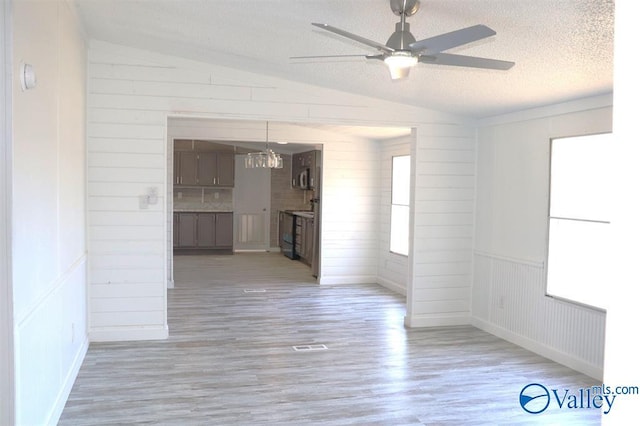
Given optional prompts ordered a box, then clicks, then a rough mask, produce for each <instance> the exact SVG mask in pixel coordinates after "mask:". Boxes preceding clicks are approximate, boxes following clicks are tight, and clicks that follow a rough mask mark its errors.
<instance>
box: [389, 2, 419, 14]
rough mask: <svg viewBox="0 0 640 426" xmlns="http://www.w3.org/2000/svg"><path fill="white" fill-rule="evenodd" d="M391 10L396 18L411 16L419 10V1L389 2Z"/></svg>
mask: <svg viewBox="0 0 640 426" xmlns="http://www.w3.org/2000/svg"><path fill="white" fill-rule="evenodd" d="M390 2H391V10H392V11H393V13H395V14H396V15H398V16H401V15H405V16H412V15H414V14H415V13H416V12H417V11H418V9H420V1H419V0H390Z"/></svg>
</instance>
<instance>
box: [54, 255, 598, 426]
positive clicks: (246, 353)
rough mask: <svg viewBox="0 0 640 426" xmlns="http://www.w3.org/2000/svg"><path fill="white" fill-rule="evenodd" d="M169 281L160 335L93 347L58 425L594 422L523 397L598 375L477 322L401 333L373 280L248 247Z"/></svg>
mask: <svg viewBox="0 0 640 426" xmlns="http://www.w3.org/2000/svg"><path fill="white" fill-rule="evenodd" d="M175 284H176V288H175V289H173V290H170V291H169V301H168V303H169V305H168V309H169V327H170V337H169V339H168V340H166V341H152V342H126V343H102V344H91V346H90V348H89V351H88V353H87V357H86V359H85V362H84V364H83V366H82V368H81V371H80V373H79V376H78V379H77V381H76V383H75V385H74V387H73V390H72V392H71V395H70V397H69V400H68V402H67V405H66V407H65V410H64V412H63V414H62V417H61V420H60V425H107V424H168V425H319V424H322V425H325V424H328V425H467V424H469V425H481V424H486V425H496V424H504V425H514V424H562V425H566V424H576V425H589V424H600V414H599V412H598V411H597V410H593V409H590V410H588V409H582V410H580V409H575V410H566V409H565V410H559V409H557V408H556V409H553V408H552V407H550V408H549V409H548V410H547V411H545V412H544V413H542V414H538V415H532V414H528V413H526V412H525V411H523V410H522V408H521V407H520V405H519V403H518V398H519V394H520V390H521V389H522V388H523V387H524V386H525V385H527V384H529V383H531V382H536V383H541V384H545V385H547V386H548V387H558V388H560V389H571V390H576V389H578V388H583V387H589V386H591V385H594V384H595V381H594V380H593V379H591V378H589V377H586V376H584V375H581V374H579V373H576V372H575V371H572V370H570V369H568V368H566V367H563V366H561V365H558V364H556V363H554V362H551V361H549V360H547V359H545V358H542V357H540V356H537V355H535V354H532V353H531V352H528V351H526V350H524V349H522V348H520V347H518V346H515V345H512V344H510V343H507V342H505V341H503V340H500V339H498V338H496V337H494V336H492V335H490V334H487V333H485V332H482V331H480V330H478V329H475V328H473V327H469V326H464V327H443V328H434V329H405V328H404V326H403V317H404V314H405V307H404V298H403V297H400V296H398V295H396V294H394V293H392V292H390V291H388V290H386V289H384V288H382V287H379V286H377V285H342V286H319V285H317V284H315V283H314V282H313V279H312V277H311V276H310V271H309V268H308V267H306V266H304V265H302V264H300V263H299V262H294V261H291V260H289V259H287V258H285V257H284V256H280V255H276V254H255V253H252V254H236V255H233V256H176V258H175ZM245 290H249V292H246V291H245ZM263 290H264V291H263ZM321 344H323V345H326V347H327V348H328V349H327V350H317V351H306V352H304V351H300V352H296V351H295V350H294V349H293V348H292V346H294V345H321Z"/></svg>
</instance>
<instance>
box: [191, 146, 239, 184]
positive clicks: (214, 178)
mask: <svg viewBox="0 0 640 426" xmlns="http://www.w3.org/2000/svg"><path fill="white" fill-rule="evenodd" d="M234 173H235V158H234V154H233V153H232V152H198V153H197V181H198V183H197V184H198V185H200V186H225V187H232V186H233V184H234Z"/></svg>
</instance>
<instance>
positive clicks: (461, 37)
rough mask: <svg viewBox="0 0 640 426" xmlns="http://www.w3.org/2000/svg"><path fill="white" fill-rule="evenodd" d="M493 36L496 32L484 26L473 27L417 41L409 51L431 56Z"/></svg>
mask: <svg viewBox="0 0 640 426" xmlns="http://www.w3.org/2000/svg"><path fill="white" fill-rule="evenodd" d="M495 34H496V32H495V31H493V30H492V29H491V28H489V27H487V26H486V25H474V26H472V27H467V28H462V29H460V30H456V31H451V32H449V33H445V34H440V35H438V36H435V37H430V38H425V39H424V40H418V41H416V42H414V43H411V44H410V45H409V49H411V51H412V52H413V53H420V52H424V53H425V54H426V55H433V54H435V53H440V52H443V51H445V50H448V49H452V48H454V47H457V46H462V45H463V44H467V43H471V42H474V41H478V40H482V39H483V38H487V37H491V36H493V35H495Z"/></svg>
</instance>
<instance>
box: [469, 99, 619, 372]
mask: <svg viewBox="0 0 640 426" xmlns="http://www.w3.org/2000/svg"><path fill="white" fill-rule="evenodd" d="M611 101H612V99H611V97H610V96H602V97H596V98H589V99H584V100H581V101H577V102H572V103H567V104H560V105H555V106H553V107H549V108H541V109H537V110H532V111H527V112H522V113H518V114H512V115H508V116H504V117H496V118H493V119H491V120H488V121H487V122H486V123H484V125H483V126H482V127H481V128H480V130H479V142H478V162H477V163H478V197H477V216H476V232H475V251H474V279H473V297H472V299H473V308H472V315H473V321H472V323H473V324H475V325H476V326H478V327H480V328H483V329H485V330H487V331H489V332H492V333H494V334H496V335H498V336H501V337H503V338H505V339H507V340H511V341H513V342H514V343H517V344H519V345H522V346H524V347H526V348H528V349H530V350H533V351H535V352H538V353H540V354H542V355H544V356H546V357H548V358H551V359H554V360H555V361H558V362H560V363H563V364H566V365H568V366H570V367H572V368H574V369H576V370H579V371H581V372H584V373H585V374H588V375H590V376H592V377H595V378H598V379H600V378H602V369H603V363H604V360H603V355H604V332H605V314H604V313H603V312H602V311H599V310H594V309H590V308H587V307H584V306H580V305H576V304H572V303H567V302H563V301H560V300H557V299H553V298H550V297H547V296H546V295H545V294H546V278H545V276H546V273H545V268H544V265H545V262H546V250H547V243H546V240H547V213H548V197H549V140H550V139H551V138H554V137H561V136H576V135H583V134H590V133H601V132H607V131H610V130H611V124H612V123H611V116H612V108H611Z"/></svg>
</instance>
